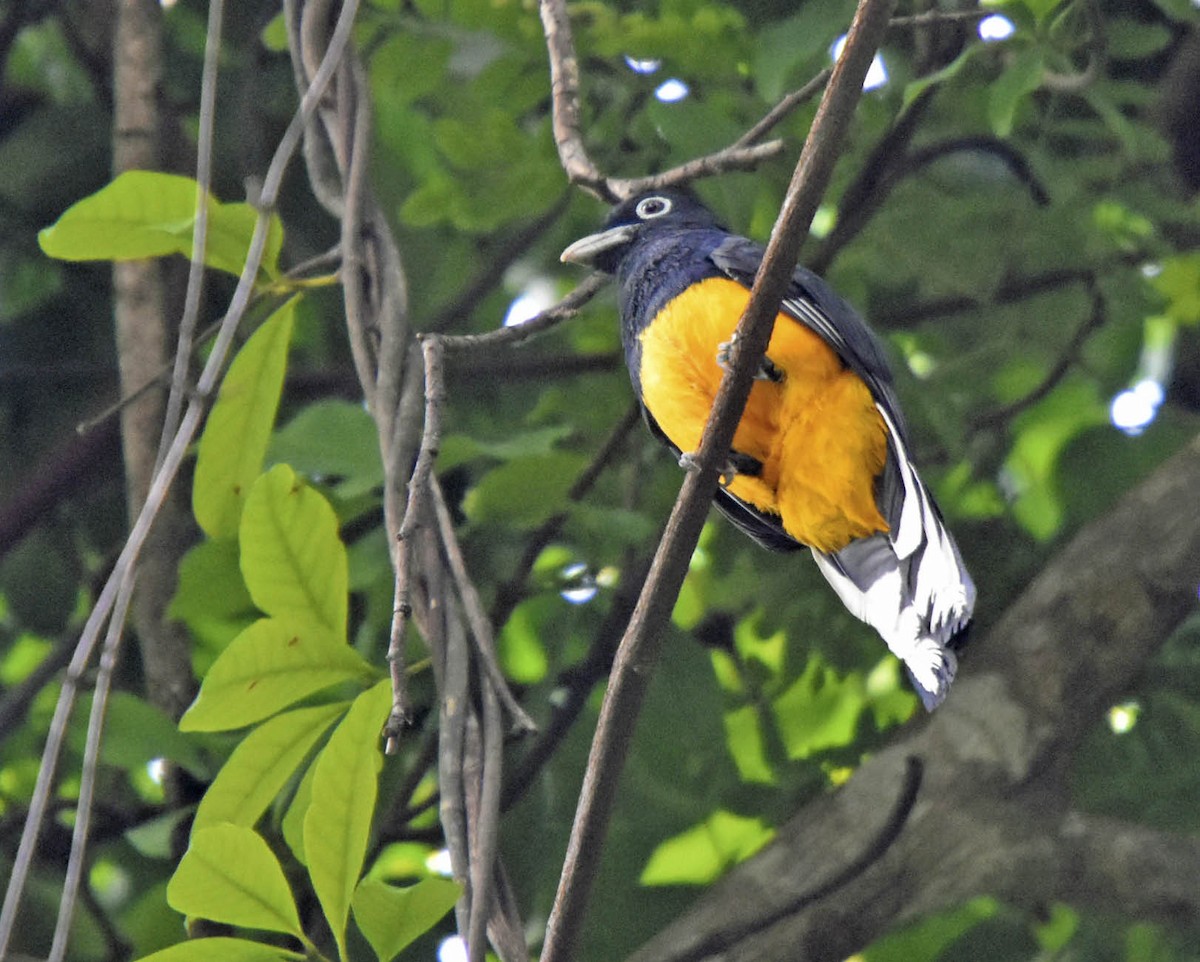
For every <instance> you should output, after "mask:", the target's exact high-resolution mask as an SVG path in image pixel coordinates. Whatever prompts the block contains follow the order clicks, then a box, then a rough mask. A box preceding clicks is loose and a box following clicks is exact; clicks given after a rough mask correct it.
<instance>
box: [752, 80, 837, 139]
mask: <svg viewBox="0 0 1200 962" xmlns="http://www.w3.org/2000/svg"><path fill="white" fill-rule="evenodd" d="M832 73H833V68H832V67H826V68H825V69H824V70H822V71H821V72H820V73H818V74H817V75H816V76H815V77H813V78H812V80H810V81H809V82H808V83H806V84H805V85H804V86H803V87H801V88H800V89H799V90H793V91H792V92H791V93H789V94H787V95H786V96H784V97H783V99H782V100H780V101H779V103H777V104H776V105H775V106H774V107H772V108H771V109H770V110H769V111H767V114H766V116H764V117H763V119H762V120H760V121H759V122H758V123H756V124H755V125H754V126H753V127H751V128H750V129H749V130H747V131H746V132H745V133H744V134H742V136H740V137H739V138H738V139H737V140H735V141H734V142H733V146H734V147H749V146H750V145H751V144H756V143H758V142H759V141H760V140H762V138H763V137H765V136H766V135H767V134H769V133H770V132H771V131H772V130H774V129H775V127H776V126H778V124H779V123H780V121H782V120H783V119H784V118H785V117H786V116H787V115H788V114H790V113H791V112H792V111H793V110H795V109H796V108H797V107H799V106H800V105H801V104H804V103H807V102H808V101H809V100H811V99H812V98H813V97H815V96H816V95H817V91H819V90H821V89H823V88H824V86H825V85H826V84H827V83H829V77H830V74H832Z"/></svg>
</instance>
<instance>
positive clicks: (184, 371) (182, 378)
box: [159, 0, 225, 455]
mask: <svg viewBox="0 0 1200 962" xmlns="http://www.w3.org/2000/svg"><path fill="white" fill-rule="evenodd" d="M224 16H225V3H224V0H213V2H212V3H210V4H209V5H208V27H207V33H206V36H205V38H204V69H203V72H202V74H201V78H200V110H199V130H198V132H197V135H196V222H195V224H193V225H192V259H191V263H190V264H189V265H188V279H187V291H186V293H185V294H184V300H183V316H182V317H181V318H180V320H179V334H178V337H177V339H176V347H175V363H174V369H173V372H172V375H171V390H170V393H169V394H168V395H167V410H166V413H165V414H164V416H163V426H162V437H161V440H160V441H159V452H160V455H161V453H162V452H165V451H166V449H167V446H168V444H169V443H170V439H171V438H172V437H173V436H174V434H175V429H176V428H177V427H178V426H179V416H180V414H181V413H182V411H183V402H184V400H185V399H186V396H187V384H188V366H189V364H190V363H191V359H192V349H193V342H194V341H195V337H196V322H197V321H198V320H199V317H200V297H201V295H202V293H203V291H204V248H205V245H206V244H207V242H208V202H209V196H210V194H209V191H210V188H211V186H212V145H213V130H214V129H215V127H216V113H217V69H218V65H219V63H220V54H221V23H222V20H223V19H224Z"/></svg>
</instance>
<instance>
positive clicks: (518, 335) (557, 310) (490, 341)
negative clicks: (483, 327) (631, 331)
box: [441, 271, 609, 354]
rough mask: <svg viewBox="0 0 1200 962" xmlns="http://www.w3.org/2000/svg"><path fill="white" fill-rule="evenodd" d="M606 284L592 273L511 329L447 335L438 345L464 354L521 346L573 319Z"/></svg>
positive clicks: (454, 352)
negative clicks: (549, 305)
mask: <svg viewBox="0 0 1200 962" xmlns="http://www.w3.org/2000/svg"><path fill="white" fill-rule="evenodd" d="M608 281H609V277H608V275H607V274H602V273H601V272H599V271H596V272H595V273H594V274H592V275H591V276H590V277H588V278H587V279H586V280H584V282H583V283H582V284H580V285H579V286H578V287H576V288H575V290H573V291H571V293H570V294H568V295H567V296H566V297H564V298H563V299H562V300H561V301H559V302H558V303H557V304H555V305H554V306H553V307H548V308H547V309H546V310H544V311H542V312H541V313H540V314H536V315H534V316H533V317H531V318H530V319H529V320H527V321H525V322H524V323H521V324H514V325H513V326H512V327H501V328H497V329H496V330H494V331H488V333H486V334H453V335H451V334H447V335H442V336H441V341H442V344H443V345H444V346H445V349H446V352H447V353H448V354H457V353H460V352H465V351H475V350H480V351H482V350H485V349H487V350H490V349H491V348H495V347H500V346H502V345H503V346H515V345H517V344H522V343H524V342H525V341H527V340H529V339H530V338H531V337H534V336H535V335H538V334H541V333H543V332H545V331H548V330H549V329H550V328H552V327H554V326H555V325H556V324H560V323H561V322H563V321H565V320H567V319H569V318H572V317H574V316H575V315H576V314H578V313H579V309H580V308H581V307H583V305H584V304H586V303H587V302H588V301H590V300H591V299H592V298H593V297H595V296H596V293H597V292H598V291H599V290H600V289H601V288H602V287H604V285H605V284H607V283H608Z"/></svg>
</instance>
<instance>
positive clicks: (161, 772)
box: [146, 758, 167, 785]
mask: <svg viewBox="0 0 1200 962" xmlns="http://www.w3.org/2000/svg"><path fill="white" fill-rule="evenodd" d="M166 773H167V762H166V759H164V758H152V759H150V761H148V762H146V775H147V776H148V777H149V779H150V781H152V782H154V784H155V785H161V784H162V783H163V777H164V776H165V775H166Z"/></svg>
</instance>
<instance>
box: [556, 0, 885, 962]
mask: <svg viewBox="0 0 1200 962" xmlns="http://www.w3.org/2000/svg"><path fill="white" fill-rule="evenodd" d="M893 6H894V0H860V3H859V6H858V9H857V11H856V12H855V16H854V22H853V23H852V24H851V27H850V31H849V34H848V36H847V41H846V46H845V49H844V50H843V53H842V56H841V57H840V58H839V60H838V62H837V64H836V65H835V67H834V70H833V76H832V78H831V80H830V83H829V86H828V87H827V88H826V90H825V96H824V97H823V99H822V101H821V106H820V107H819V108H818V110H817V114H816V117H815V119H814V121H813V125H812V128H811V129H810V131H809V136H808V138H807V140H806V141H805V144H804V149H803V151H802V152H801V155H800V159H799V162H798V163H797V165H796V170H795V173H794V175H793V177H792V182H791V184H790V185H789V188H788V193H787V196H786V197H785V199H784V204H783V209H782V210H781V211H780V215H779V219H778V221H777V222H776V225H775V229H774V230H773V231H772V234H771V240H770V243H769V244H768V245H767V250H766V254H765V257H764V261H763V264H762V266H761V268H760V269H759V273H758V277H757V278H756V279H755V283H754V288H753V290H752V291H751V294H750V302H749V304H748V305H747V307H746V312H745V314H744V315H743V317H742V320H741V322H740V323H739V325H738V329H737V345H736V347H735V350H734V357H733V363H732V365H731V370H730V371H728V372H727V373H726V375H725V377H724V379H723V380H722V384H721V388H720V390H719V391H718V394H717V398H716V400H715V402H714V404H713V410H712V412H711V414H710V416H709V421H708V425H707V426H706V428H705V431H704V435H703V437H702V440H701V443H700V450H699V452H698V457H697V458H696V462H697V465H698V469H697V470H696V471H695V472H692V473H689V474H688V476H687V477H686V478H685V480H684V483H683V487H682V490H681V491H680V495H679V499H678V500H677V501H676V503H675V508H674V510H673V511H672V514H671V518H670V520H669V521H668V523H667V532H666V535H665V536H664V538H663V540H662V542H661V543H660V544H659V548H658V552H657V553H656V555H655V559H654V562H653V564H652V567H651V572H650V576H649V578H648V580H647V583H646V587H645V590H644V591H643V593H642V596H641V598H640V599H639V601H638V605H637V608H636V609H635V610H634V613H633V617H632V618H631V619H630V623H629V627H628V628H627V630H626V633H625V637H624V638H623V639H622V641H621V646H620V648H619V649H618V651H617V657H616V661H615V663H614V665H613V673H612V677H611V680H610V682H609V686H608V689H607V691H606V692H605V698H604V703H603V705H602V707H601V711H600V720H599V723H598V725H597V728H596V735H595V738H594V740H593V743H592V751H591V753H590V756H589V758H588V765H587V770H586V773H585V775H584V782H583V788H582V790H581V795H580V801H579V807H578V809H577V810H576V815H575V823H574V825H573V827H572V830H571V837H570V841H569V842H568V845H567V853H566V858H565V861H564V864H563V873H562V877H561V879H560V882H559V888H558V891H557V893H556V894H555V899H554V907H553V909H552V911H551V915H550V919H549V921H548V923H547V931H546V942H545V946H544V948H543V953H542V962H567V960H570V959H573V958H575V957H576V955H577V947H578V944H579V937H580V934H581V932H582V929H583V920H584V916H585V913H586V908H587V901H588V896H589V894H590V890H591V886H592V883H593V882H594V880H595V877H596V872H597V870H598V867H599V858H598V853H599V852H600V851H601V849H602V847H603V842H604V836H605V834H606V830H607V826H608V819H609V816H610V814H611V812H612V806H613V803H614V801H615V799H616V788H617V785H618V783H619V781H620V778H619V775H620V771H621V768H622V766H623V762H624V758H625V755H626V753H627V751H628V746H629V743H630V741H631V739H632V736H633V731H634V725H635V721H636V718H637V714H638V710H639V708H640V706H641V702H642V698H643V696H644V694H645V690H646V686H647V683H648V681H649V676H650V673H651V668H652V666H653V665H654V663H655V661H656V658H657V654H658V650H659V648H660V647H661V638H662V635H663V632H662V628H663V626H664V625H665V624H666V622H667V619H668V618H669V617H670V613H671V609H672V607H673V604H674V600H675V598H676V596H677V594H678V591H679V588H680V585H681V584H682V582H683V577H684V574H685V573H686V570H687V566H688V562H689V560H690V558H691V555H692V552H693V550H694V549H695V546H696V543H697V541H698V540H699V536H700V529H701V527H702V525H703V523H704V519H705V517H706V516H707V514H708V508H709V503H710V501H711V499H712V495H713V492H714V490H715V489H716V483H717V474H718V467H717V466H718V463H719V462H720V461H721V460H722V458H723V457H724V456H726V455H727V453H728V451H729V445H730V443H731V441H732V438H733V433H734V429H735V427H736V425H737V422H738V420H739V419H740V417H741V413H742V409H743V408H744V406H745V403H746V398H747V397H748V395H749V393H750V386H751V382H752V380H753V373H754V368H755V367H756V366H757V364H758V362H759V360H760V359H761V358H762V355H763V351H764V349H765V348H766V344H767V341H768V339H769V337H770V332H771V329H772V327H773V322H774V319H775V315H776V313H777V312H778V310H779V304H780V301H781V300H782V298H783V294H784V291H785V289H786V286H787V283H788V280H789V278H790V277H791V274H792V270H793V269H794V267H795V264H796V258H797V256H798V254H799V250H800V244H801V241H802V239H803V237H804V235H805V234H806V233H807V231H808V227H809V225H810V223H811V222H812V217H813V214H814V213H815V212H816V209H817V205H818V204H819V202H820V198H821V195H822V193H823V192H824V189H825V187H826V185H827V184H828V182H829V178H830V175H831V173H832V170H833V165H834V162H835V160H836V158H837V156H838V151H839V149H840V146H841V142H842V139H843V137H844V135H845V132H846V129H847V128H848V127H849V125H850V122H851V118H852V116H853V112H854V106H855V104H856V103H857V102H858V99H859V96H860V95H861V92H862V83H863V79H864V78H865V77H866V73H867V68H868V67H869V66H870V63H871V59H872V57H873V56H874V54H875V50H876V49H877V48H878V45H879V41H880V40H881V39H882V37H883V35H884V32H885V31H886V29H887V21H888V17H889V16H890V15H891V12H892V8H893Z"/></svg>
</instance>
